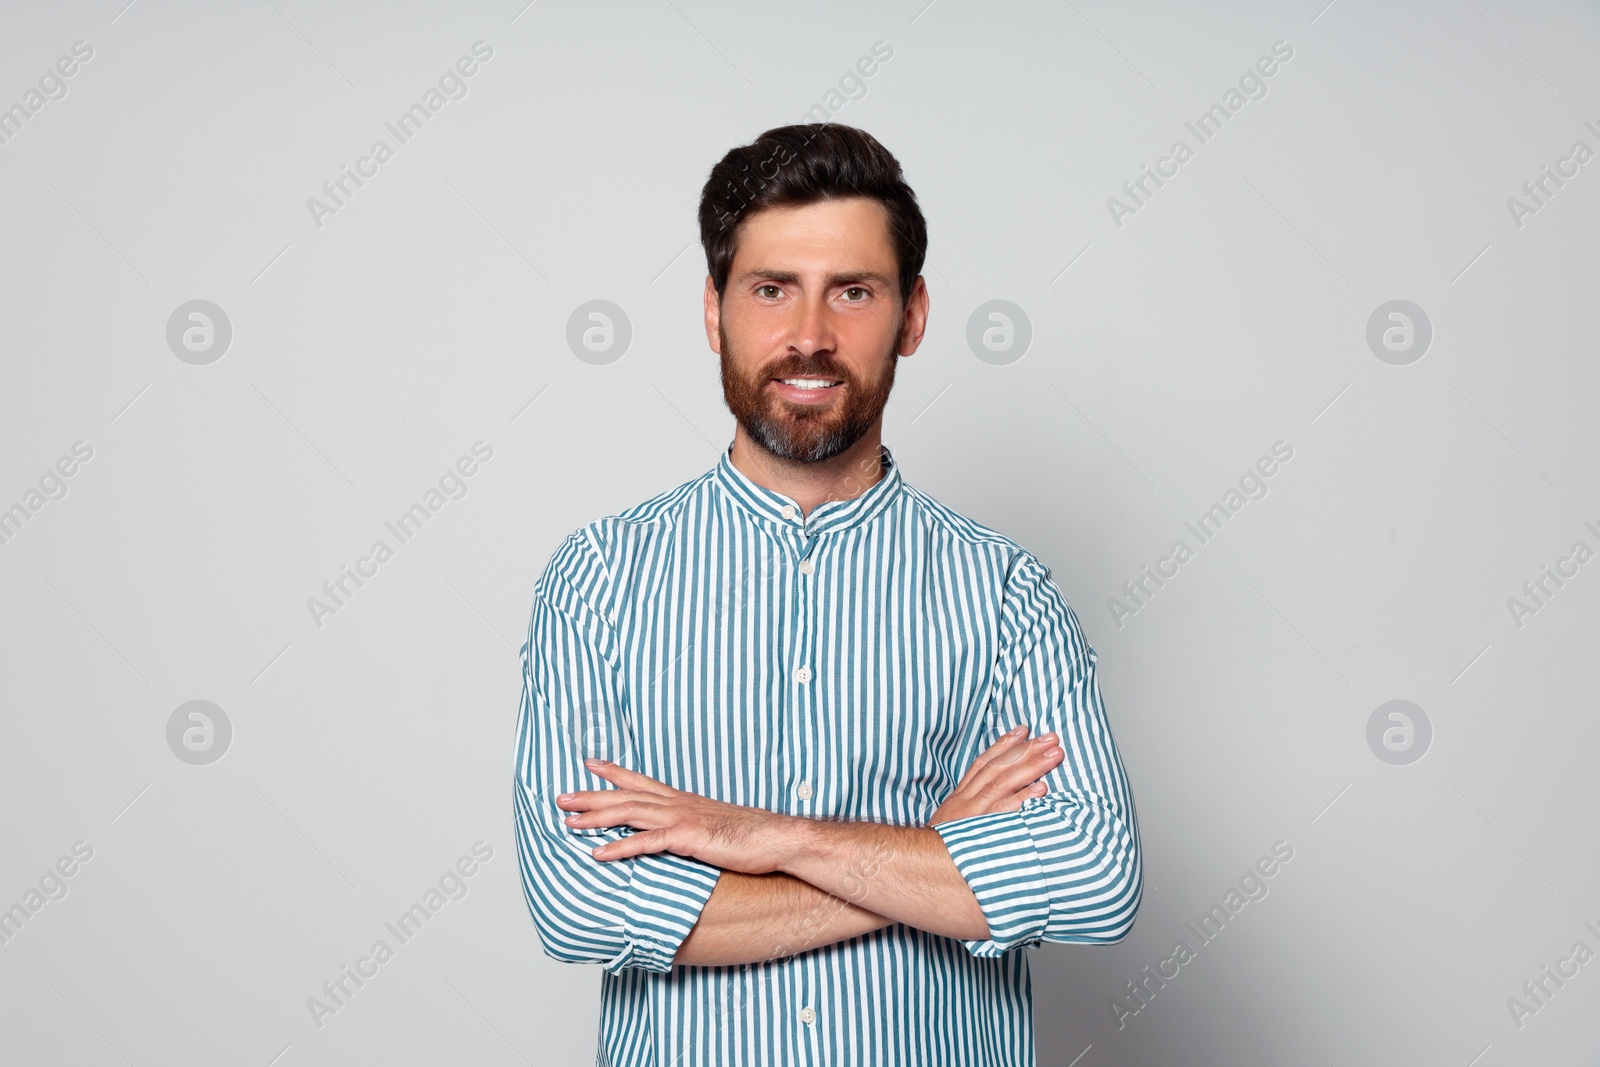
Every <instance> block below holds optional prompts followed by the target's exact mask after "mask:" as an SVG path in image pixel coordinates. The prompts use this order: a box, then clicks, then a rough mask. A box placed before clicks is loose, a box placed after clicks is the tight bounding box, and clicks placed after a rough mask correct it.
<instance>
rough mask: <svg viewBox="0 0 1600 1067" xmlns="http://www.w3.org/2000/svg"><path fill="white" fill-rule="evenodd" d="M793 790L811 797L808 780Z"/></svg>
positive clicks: (801, 795)
mask: <svg viewBox="0 0 1600 1067" xmlns="http://www.w3.org/2000/svg"><path fill="white" fill-rule="evenodd" d="M795 792H796V793H798V794H799V795H800V799H801V800H810V799H811V783H810V782H801V783H800V788H799V789H796V790H795ZM806 1021H807V1022H810V1020H809V1019H808V1020H806Z"/></svg>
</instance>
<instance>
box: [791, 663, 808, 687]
mask: <svg viewBox="0 0 1600 1067" xmlns="http://www.w3.org/2000/svg"><path fill="white" fill-rule="evenodd" d="M794 676H795V680H796V681H798V682H799V683H800V684H801V685H805V684H806V683H807V682H809V681H811V668H810V667H801V668H800V669H799V670H797V671H795V672H794Z"/></svg>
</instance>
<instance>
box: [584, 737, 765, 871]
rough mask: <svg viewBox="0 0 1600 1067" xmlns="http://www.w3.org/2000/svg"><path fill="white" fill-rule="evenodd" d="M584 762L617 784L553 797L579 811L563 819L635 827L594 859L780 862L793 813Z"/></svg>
mask: <svg viewBox="0 0 1600 1067" xmlns="http://www.w3.org/2000/svg"><path fill="white" fill-rule="evenodd" d="M584 765H585V766H586V767H588V769H589V770H590V771H592V772H593V773H595V774H597V775H599V776H600V777H601V778H604V779H605V780H606V781H608V782H611V783H612V784H613V785H615V786H616V787H617V788H615V789H590V790H584V791H581V792H577V793H563V794H561V795H560V796H558V797H556V806H557V807H559V808H561V809H563V810H565V811H570V812H573V813H574V814H572V815H569V816H567V818H566V824H567V825H568V826H570V827H572V828H573V829H582V828H588V827H596V826H631V827H633V828H634V829H635V830H637V831H638V833H634V834H630V835H628V836H627V837H624V838H623V839H622V840H620V841H611V842H608V843H606V844H604V845H601V846H600V847H599V848H596V849H594V856H595V858H596V859H600V860H620V859H627V858H628V857H630V856H640V855H645V854H647V853H652V852H672V853H676V854H677V855H679V856H688V857H690V858H691V859H697V860H700V861H701V862H703V863H709V864H711V865H712V866H713V867H720V868H722V869H723V870H729V871H738V872H740V873H742V874H769V873H771V872H773V871H777V870H779V869H780V857H781V856H782V854H783V851H784V847H785V846H784V839H785V837H786V836H787V835H786V834H785V833H784V831H785V830H787V829H789V826H788V824H789V823H791V822H793V821H794V820H793V818H792V817H791V816H787V815H780V814H777V813H776V812H771V811H766V810H764V809H762V808H751V807H746V806H744V805H742V804H729V803H726V802H725V801H721V800H712V799H710V798H709V797H703V796H701V795H699V794H698V793H688V792H685V791H683V790H681V789H673V788H672V787H671V786H668V785H666V784H665V783H662V782H658V781H656V779H654V778H651V777H650V776H649V775H646V774H640V773H638V772H637V771H630V770H628V769H627V768H626V767H623V766H621V765H620V764H616V763H610V762H607V761H603V760H585V761H584Z"/></svg>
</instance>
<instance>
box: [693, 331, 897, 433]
mask: <svg viewBox="0 0 1600 1067" xmlns="http://www.w3.org/2000/svg"><path fill="white" fill-rule="evenodd" d="M717 336H718V338H719V339H720V340H721V342H722V345H721V347H722V396H723V399H724V400H725V401H726V402H727V405H728V410H729V411H731V412H733V417H734V419H736V420H737V421H738V423H739V425H740V426H742V427H744V432H745V433H746V434H747V435H748V436H749V437H750V439H751V440H752V441H754V442H755V443H756V444H758V445H760V446H761V447H762V448H764V449H766V450H767V451H768V452H770V453H772V454H773V455H774V456H777V457H778V458H779V459H786V460H792V461H794V462H797V463H821V462H823V461H824V460H829V459H832V458H833V457H834V456H837V455H839V454H840V453H842V452H845V451H846V450H848V449H849V448H850V446H851V445H853V444H855V443H856V442H857V441H859V440H861V437H862V435H863V434H865V433H866V432H867V431H868V430H870V429H872V426H873V424H874V423H876V422H877V421H878V419H879V418H880V417H882V415H883V409H884V405H886V404H887V403H888V402H889V390H890V389H891V388H893V386H894V372H895V365H896V364H897V363H899V362H900V357H899V356H898V355H897V354H896V352H895V349H896V348H898V347H899V337H898V336H896V338H895V344H894V345H892V346H891V347H890V349H889V351H888V352H886V353H885V354H884V361H883V366H884V368H885V369H884V371H883V373H882V374H881V375H879V376H878V378H877V379H876V380H874V381H866V382H864V381H862V380H861V379H859V378H857V377H856V376H855V375H853V374H851V373H850V372H849V371H848V370H847V369H845V368H844V367H843V366H842V365H840V364H838V363H835V362H834V361H833V360H832V359H830V358H828V357H826V356H810V357H808V356H791V357H789V358H787V359H782V360H778V361H777V362H774V363H770V364H766V365H764V366H762V367H759V368H756V369H754V370H752V371H750V372H748V373H743V372H741V371H740V370H739V367H740V366H741V365H742V364H743V362H744V361H742V360H740V359H738V358H736V357H735V356H734V354H733V348H732V347H731V346H730V345H729V344H728V334H727V331H726V330H724V329H723V328H722V324H721V323H718V324H717ZM805 377H818V378H828V379H832V380H834V381H840V382H843V383H844V384H843V385H841V386H838V387H837V388H838V389H839V390H841V393H840V395H839V396H837V397H835V398H834V399H833V400H831V401H830V402H828V403H827V404H818V405H804V406H802V405H800V404H796V403H794V402H793V401H790V400H786V399H784V398H783V397H782V396H779V395H778V392H777V390H775V389H773V388H772V387H771V383H772V380H773V379H774V378H805Z"/></svg>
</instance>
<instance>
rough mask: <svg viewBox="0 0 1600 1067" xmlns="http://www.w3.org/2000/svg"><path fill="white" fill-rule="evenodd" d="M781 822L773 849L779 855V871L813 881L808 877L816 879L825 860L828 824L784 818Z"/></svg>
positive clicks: (790, 816)
mask: <svg viewBox="0 0 1600 1067" xmlns="http://www.w3.org/2000/svg"><path fill="white" fill-rule="evenodd" d="M778 819H779V820H780V822H779V824H778V832H777V833H776V834H774V835H773V847H774V848H775V849H776V851H777V856H776V858H775V862H776V864H777V866H776V868H775V869H776V870H779V871H782V872H783V873H784V874H787V875H790V876H792V877H795V878H799V879H801V880H802V881H810V880H811V879H810V878H808V877H807V875H812V876H814V875H815V872H816V868H817V864H818V862H819V861H820V860H824V859H825V857H824V855H823V853H824V852H825V851H826V849H827V846H828V839H827V835H826V833H825V831H826V829H827V824H826V823H825V822H823V821H822V820H820V819H812V818H809V817H807V816H804V815H780V816H778Z"/></svg>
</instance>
